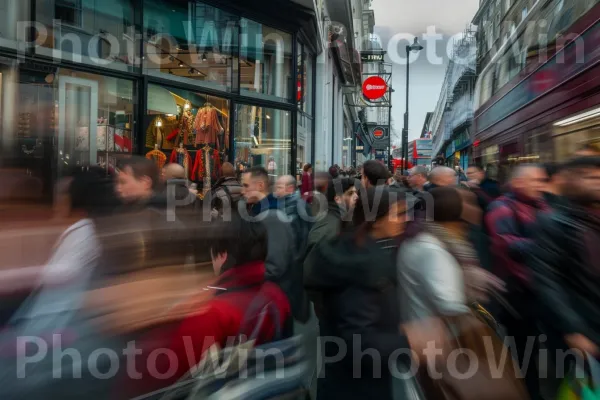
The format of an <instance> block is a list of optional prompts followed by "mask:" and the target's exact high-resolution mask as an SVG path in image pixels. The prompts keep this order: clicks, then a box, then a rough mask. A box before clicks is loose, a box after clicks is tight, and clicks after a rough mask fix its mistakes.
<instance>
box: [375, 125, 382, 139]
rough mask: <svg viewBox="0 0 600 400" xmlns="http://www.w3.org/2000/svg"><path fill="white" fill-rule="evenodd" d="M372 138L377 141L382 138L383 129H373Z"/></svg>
mask: <svg viewBox="0 0 600 400" xmlns="http://www.w3.org/2000/svg"><path fill="white" fill-rule="evenodd" d="M373 136H375V137H376V138H377V139H381V138H382V137H383V129H381V128H375V130H374V131H373Z"/></svg>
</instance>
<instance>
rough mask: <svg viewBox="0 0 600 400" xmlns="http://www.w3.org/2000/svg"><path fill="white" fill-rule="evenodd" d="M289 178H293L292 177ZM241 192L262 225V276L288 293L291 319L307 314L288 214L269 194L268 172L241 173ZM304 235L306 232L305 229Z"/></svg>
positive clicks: (298, 251) (299, 254)
mask: <svg viewBox="0 0 600 400" xmlns="http://www.w3.org/2000/svg"><path fill="white" fill-rule="evenodd" d="M292 179H293V178H292ZM242 187H243V188H242V194H243V196H244V199H245V201H246V203H247V204H248V206H249V211H250V215H251V216H253V217H256V220H257V221H260V222H261V223H262V224H264V225H265V227H266V229H267V232H268V235H267V237H268V254H267V259H266V278H267V280H269V281H271V282H275V283H277V284H278V285H279V286H280V287H281V288H282V289H283V291H284V292H285V293H286V295H287V296H288V299H289V300H290V304H291V307H292V313H293V315H294V318H295V319H296V320H298V321H300V322H306V321H308V319H309V317H310V311H309V304H308V298H307V296H306V293H305V291H304V286H303V283H302V280H303V279H302V278H303V272H302V261H301V260H302V257H303V256H304V253H303V252H301V251H302V250H301V249H299V248H298V244H297V243H299V242H301V241H302V239H303V238H297V237H296V234H295V232H294V228H293V226H292V224H290V223H289V222H290V221H289V217H288V216H287V215H286V214H285V212H284V211H283V210H282V209H280V202H278V201H277V198H276V197H275V195H274V194H272V193H269V175H268V172H267V170H265V169H264V168H262V167H252V168H250V169H248V170H247V171H245V172H244V174H243V175H242ZM307 234H308V231H307Z"/></svg>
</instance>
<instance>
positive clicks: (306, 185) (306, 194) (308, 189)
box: [300, 172, 313, 203]
mask: <svg viewBox="0 0 600 400" xmlns="http://www.w3.org/2000/svg"><path fill="white" fill-rule="evenodd" d="M312 192H313V180H312V175H311V174H309V173H308V172H304V173H303V174H302V184H301V185H300V194H301V195H302V198H303V199H304V200H305V201H306V202H307V203H310V202H311V201H312V197H313V194H312Z"/></svg>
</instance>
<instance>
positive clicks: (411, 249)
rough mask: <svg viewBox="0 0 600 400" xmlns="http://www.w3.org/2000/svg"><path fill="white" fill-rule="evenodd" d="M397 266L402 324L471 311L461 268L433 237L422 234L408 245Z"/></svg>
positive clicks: (405, 244)
mask: <svg viewBox="0 0 600 400" xmlns="http://www.w3.org/2000/svg"><path fill="white" fill-rule="evenodd" d="M397 265H398V279H399V281H400V282H399V284H400V286H401V288H402V290H400V291H399V296H400V299H399V301H400V308H401V309H400V315H401V318H402V321H411V320H416V319H421V318H426V317H433V316H441V315H457V314H462V313H465V312H467V311H468V310H469V308H468V306H467V301H466V297H465V289H464V282H463V274H462V270H461V267H460V265H459V264H458V263H457V262H456V260H455V259H454V257H453V256H452V255H451V254H450V253H449V252H448V251H447V250H446V249H445V248H444V245H443V244H442V242H441V241H439V240H438V239H437V238H436V237H434V236H433V235H431V234H429V233H421V234H419V235H418V236H416V237H415V238H413V239H409V240H407V241H406V242H404V243H403V244H402V246H401V247H400V251H399V252H398V263H397Z"/></svg>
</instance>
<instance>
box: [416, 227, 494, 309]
mask: <svg viewBox="0 0 600 400" xmlns="http://www.w3.org/2000/svg"><path fill="white" fill-rule="evenodd" d="M423 231H424V232H426V233H429V234H430V235H432V236H434V237H435V238H437V239H438V240H439V241H440V242H442V244H443V245H444V248H445V249H446V250H447V251H448V252H449V253H450V254H451V255H452V256H453V257H454V259H455V260H456V262H457V263H458V264H459V265H460V266H461V268H462V271H463V277H464V285H465V295H466V298H467V302H468V304H471V303H473V302H477V303H478V302H484V301H487V300H488V294H489V293H490V292H495V290H494V289H496V290H503V283H502V282H501V281H499V280H498V278H496V277H495V276H494V275H493V274H491V273H489V272H487V271H486V270H485V269H483V268H482V267H481V265H480V263H479V258H478V257H477V252H476V251H475V248H474V247H473V245H472V244H471V243H470V242H469V241H468V240H465V239H463V238H461V237H458V236H457V235H456V234H453V233H452V232H450V231H449V230H448V229H446V228H444V227H443V226H442V225H441V224H438V223H435V222H424V223H423Z"/></svg>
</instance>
